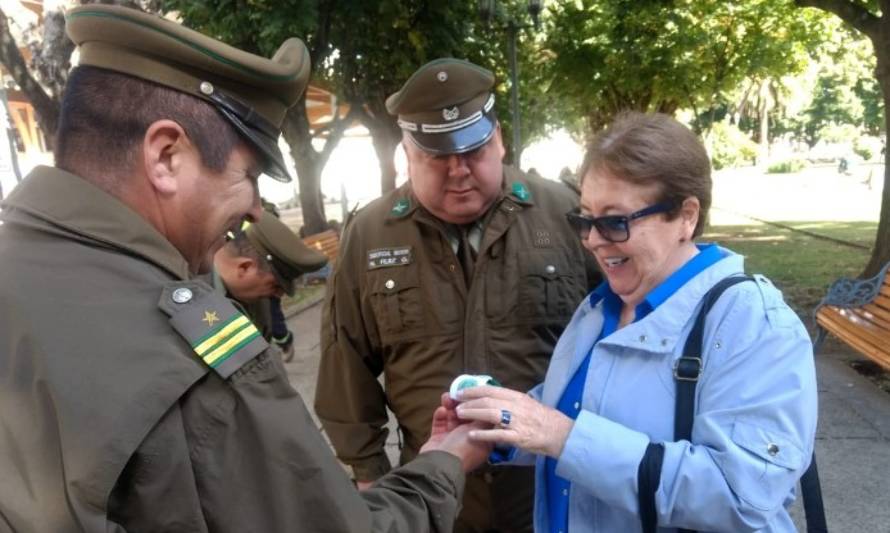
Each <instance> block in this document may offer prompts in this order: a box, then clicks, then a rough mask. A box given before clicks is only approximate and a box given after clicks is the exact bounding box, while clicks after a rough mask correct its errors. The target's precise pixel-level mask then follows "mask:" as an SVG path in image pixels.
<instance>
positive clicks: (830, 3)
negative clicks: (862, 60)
mask: <svg viewBox="0 0 890 533" xmlns="http://www.w3.org/2000/svg"><path fill="white" fill-rule="evenodd" d="M794 3H795V4H796V5H797V6H798V7H815V8H818V9H821V10H823V11H828V12H829V13H834V14H835V15H837V16H838V17H840V18H841V20H843V21H844V22H846V23H847V24H849V25H850V26H853V27H854V28H856V29H857V30H859V31H861V32H862V33H864V34H865V35H867V36H868V38H869V39H871V40H872V42H874V43H876V44H877V42H878V39H879V37H880V25H881V19H880V18H878V17H876V16H875V15H874V14H872V13H871V12H870V11H869V10H868V9H867V8H866V7H864V6H862V5H859V4H854V3H853V2H848V1H847V0H794Z"/></svg>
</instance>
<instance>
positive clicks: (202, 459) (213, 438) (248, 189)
mask: <svg viewBox="0 0 890 533" xmlns="http://www.w3.org/2000/svg"><path fill="white" fill-rule="evenodd" d="M67 31H68V34H69V36H70V37H71V39H72V40H73V41H74V43H75V44H77V45H78V46H79V48H80V65H79V66H78V67H77V68H76V69H75V70H74V71H73V72H72V73H71V76H70V78H69V81H68V87H67V89H66V94H65V96H64V99H63V103H62V114H61V125H60V128H59V131H58V134H57V139H56V146H57V150H56V153H55V156H56V166H55V167H38V168H37V169H35V170H34V171H33V172H32V173H31V174H30V175H29V176H28V178H27V179H26V180H25V181H24V182H23V183H22V185H21V186H19V187H18V188H17V189H16V190H15V192H14V194H11V195H10V196H9V197H8V198H7V199H6V201H4V202H3V204H2V208H3V211H2V215H0V220H2V223H3V224H2V225H0V272H2V276H0V427H2V428H3V431H2V435H0V531H2V532H8V531H16V532H29V531H38V532H44V531H47V532H49V531H51V532H54V533H57V532H59V533H64V532H74V531H77V532H80V531H89V532H110V531H115V532H122V531H189V532H208V531H214V532H227V531H231V532H244V531H263V532H279V531H338V532H340V531H343V532H347V531H362V532H367V531H369V530H372V531H387V532H395V531H405V532H415V531H448V530H450V529H451V526H452V521H453V518H454V515H455V514H456V509H457V507H458V505H459V499H460V497H461V494H462V487H463V483H464V474H463V472H464V471H465V470H467V469H470V468H472V467H473V466H474V465H477V464H479V463H480V462H482V461H483V460H484V458H485V456H487V454H488V453H489V450H488V449H486V448H480V447H479V446H478V445H475V444H473V443H470V442H469V441H468V439H467V438H466V434H467V432H468V428H469V427H470V426H469V425H458V424H457V423H456V417H454V416H453V410H452V411H448V410H446V409H444V408H442V409H439V410H438V411H437V412H436V415H435V416H434V421H435V424H436V426H435V427H434V428H433V430H432V435H433V436H432V437H431V439H430V441H429V442H427V444H426V445H425V448H424V452H425V453H421V454H420V456H419V457H418V459H417V460H416V461H414V462H412V463H411V464H409V465H406V466H405V467H404V468H402V469H399V470H396V471H394V472H392V473H391V475H389V476H386V477H383V478H381V479H380V480H379V482H378V483H377V484H376V485H375V487H374V488H372V489H371V490H369V491H367V492H365V493H361V494H360V493H358V492H357V491H356V490H355V489H354V487H353V485H352V484H351V483H350V481H349V478H348V476H347V475H346V474H345V472H344V471H343V468H342V467H341V466H340V465H339V464H338V463H337V461H336V460H335V458H334V456H333V454H332V453H331V451H330V449H329V447H328V445H327V444H326V442H325V441H324V439H323V438H322V437H321V435H320V434H319V433H318V431H317V430H316V427H315V425H314V423H313V421H312V419H311V417H310V415H309V413H308V412H307V410H306V408H305V406H304V405H303V402H302V400H301V399H300V396H299V395H298V394H297V392H295V391H294V389H293V388H292V387H291V386H290V384H289V383H288V382H287V378H286V376H285V373H284V368H283V365H282V363H281V361H280V359H279V358H278V357H276V356H274V355H270V351H269V350H268V345H267V343H266V341H265V340H263V338H262V336H261V335H260V333H259V331H258V330H257V328H256V327H254V326H253V325H252V324H251V323H250V321H249V320H248V319H247V317H245V316H244V315H243V314H242V313H241V312H239V311H238V310H237V309H236V307H235V306H233V305H232V303H231V302H230V301H229V300H227V299H226V298H225V297H224V296H222V295H220V294H219V293H218V292H216V291H213V290H212V289H211V287H210V286H209V285H207V284H206V283H204V282H202V281H200V280H196V279H192V276H193V275H195V274H199V273H202V272H206V271H207V270H209V268H210V266H211V263H212V258H213V254H214V252H215V251H216V250H217V249H218V248H219V247H220V246H222V245H223V242H224V236H225V234H226V233H227V231H229V230H233V229H237V228H239V227H240V225H241V223H242V220H243V219H245V218H246V219H248V220H256V219H258V218H259V217H260V210H261V208H260V203H259V196H258V194H257V184H256V180H257V176H258V175H259V174H260V173H261V172H266V173H268V174H269V175H271V176H273V177H276V178H278V179H282V180H286V179H288V177H287V171H286V170H285V168H284V165H283V162H282V158H281V153H280V152H279V151H278V148H277V139H278V136H279V126H280V124H281V121H282V119H283V118H284V114H285V112H286V111H287V109H288V107H289V106H291V105H292V104H293V103H294V102H295V101H296V100H297V99H298V98H299V96H300V94H301V93H302V91H303V90H304V88H305V85H306V82H307V77H308V73H309V65H308V61H309V58H308V54H307V52H306V49H305V47H304V45H303V44H302V42H300V41H299V40H297V39H291V40H288V41H286V42H285V43H284V44H282V45H281V47H280V48H279V49H278V51H277V52H276V53H275V55H274V56H273V57H272V58H271V59H266V58H263V57H259V56H255V55H252V54H249V53H246V52H243V51H241V50H237V49H234V48H231V47H229V46H226V45H224V44H222V43H220V42H218V41H215V40H213V39H210V38H208V37H205V36H203V35H201V34H198V33H196V32H193V31H190V30H187V29H185V28H183V27H181V26H179V25H177V24H175V23H173V22H170V21H167V20H164V19H162V18H159V17H155V16H150V15H146V14H143V13H140V12H137V11H133V10H129V9H126V8H120V7H114V6H100V5H88V6H83V7H79V8H75V9H72V10H70V11H69V12H68V15H67Z"/></svg>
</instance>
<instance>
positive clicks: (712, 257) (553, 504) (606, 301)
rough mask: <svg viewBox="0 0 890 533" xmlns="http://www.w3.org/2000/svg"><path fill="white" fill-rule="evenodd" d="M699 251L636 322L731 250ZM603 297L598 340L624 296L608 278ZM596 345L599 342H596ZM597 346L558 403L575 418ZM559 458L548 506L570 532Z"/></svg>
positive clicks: (559, 532)
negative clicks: (612, 286) (591, 357)
mask: <svg viewBox="0 0 890 533" xmlns="http://www.w3.org/2000/svg"><path fill="white" fill-rule="evenodd" d="M697 247H698V250H699V253H697V254H696V255H695V256H693V257H692V258H691V259H689V260H688V261H687V262H686V263H685V264H683V266H682V267H680V268H679V269H677V271H676V272H674V273H673V274H671V275H670V276H668V278H667V279H665V280H664V281H663V282H661V283H660V284H659V285H658V286H657V287H655V288H654V289H652V291H650V292H649V294H647V295H646V298H644V299H643V301H642V302H641V303H640V304H639V305H637V307H636V309H635V316H634V322H637V321H639V320H642V319H643V318H644V317H646V315H648V314H649V313H651V312H652V311H654V310H655V309H656V308H657V307H658V306H659V305H661V304H662V303H663V302H664V301H665V300H667V299H668V298H670V297H671V295H673V294H674V293H675V292H677V290H679V289H680V287H682V286H683V285H685V284H686V283H687V282H688V281H689V280H691V279H692V278H694V277H695V276H696V274H699V273H700V272H702V271H704V270H705V269H707V268H708V267H709V266H711V265H713V264H714V263H716V262H717V261H719V260H720V259H723V258H724V257H726V255H727V253H726V252H725V251H723V250H721V249H720V247H718V246H717V245H715V244H706V245H698V246H697ZM600 301H602V302H603V329H602V331H601V332H600V335H599V337H598V338H597V342H599V341H600V340H602V339H604V338H606V337H608V336H609V335H611V334H612V333H614V332H615V331H616V330H617V329H618V322H619V319H620V316H621V305H622V302H621V298H620V297H619V296H618V295H617V294H615V293H614V292H612V289H611V288H610V287H609V285H608V283H607V282H603V283H602V284H600V286H599V287H597V288H596V289H595V290H594V291H593V292H592V293H591V294H590V306H591V307H594V306H596V304H598V303H599V302H600ZM594 346H596V343H594ZM591 353H593V347H591V349H590V351H589V352H588V353H587V357H586V358H585V359H584V362H583V363H581V366H579V367H578V371H577V372H575V375H574V376H573V377H572V379H571V380H570V381H569V383H568V385H567V386H566V388H565V391H564V392H563V394H562V397H561V398H560V399H559V402H558V403H557V404H556V408H557V409H558V410H559V411H560V412H561V413H563V414H564V415H566V416H568V417H571V418H572V420H574V419H576V418H577V417H578V413H580V412H581V398H582V396H583V395H584V383H585V382H586V380H587V368H588V367H589V366H590V356H591ZM556 465H557V460H556V459H553V458H552V457H548V458H547V459H546V461H545V463H544V475H545V478H546V481H545V483H546V487H547V509H548V514H549V516H550V531H551V533H567V532H568V530H569V523H568V522H569V492H570V490H571V485H572V484H571V483H570V482H569V481H568V480H566V479H564V478H562V477H559V476H557V475H556Z"/></svg>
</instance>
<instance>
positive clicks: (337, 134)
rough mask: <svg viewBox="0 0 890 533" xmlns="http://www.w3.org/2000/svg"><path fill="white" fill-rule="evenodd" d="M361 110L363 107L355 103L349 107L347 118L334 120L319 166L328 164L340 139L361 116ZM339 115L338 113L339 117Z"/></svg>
mask: <svg viewBox="0 0 890 533" xmlns="http://www.w3.org/2000/svg"><path fill="white" fill-rule="evenodd" d="M361 108H362V106H361V105H360V104H357V103H355V102H353V103H351V104H350V105H349V112H348V113H346V116H344V117H343V118H339V117H338V118H336V119H334V121H333V124H332V127H331V132H330V133H329V134H328V138H327V140H326V141H325V143H324V148H322V150H321V154H319V164H320V165H321V166H322V167H323V166H324V165H325V163H327V162H328V158H329V157H331V153H332V152H333V151H334V148H336V147H337V145H338V144H339V143H340V138H341V137H343V134H344V133H345V132H346V128H348V127H349V125H350V124H352V122H353V121H354V120H355V118H356V117H358V116H359V112H360V110H361ZM339 114H340V113H339V111H338V112H337V115H339Z"/></svg>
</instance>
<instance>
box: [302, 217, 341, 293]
mask: <svg viewBox="0 0 890 533" xmlns="http://www.w3.org/2000/svg"><path fill="white" fill-rule="evenodd" d="M303 244H305V245H306V246H308V247H310V248H312V249H314V250H318V251H319V252H321V253H323V254H324V255H326V256H327V258H328V264H327V265H325V266H324V268H322V269H321V270H317V271H315V272H309V273H307V274H304V275H303V280H304V281H305V282H310V281H313V280H324V279H327V277H328V275H329V274H330V273H331V272H332V271H333V268H334V262H336V260H337V253H338V252H339V251H340V236H339V235H337V232H336V231H334V230H332V229H329V230H326V231H322V232H321V233H316V234H315V235H309V236H308V237H305V238H304V239H303Z"/></svg>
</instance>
